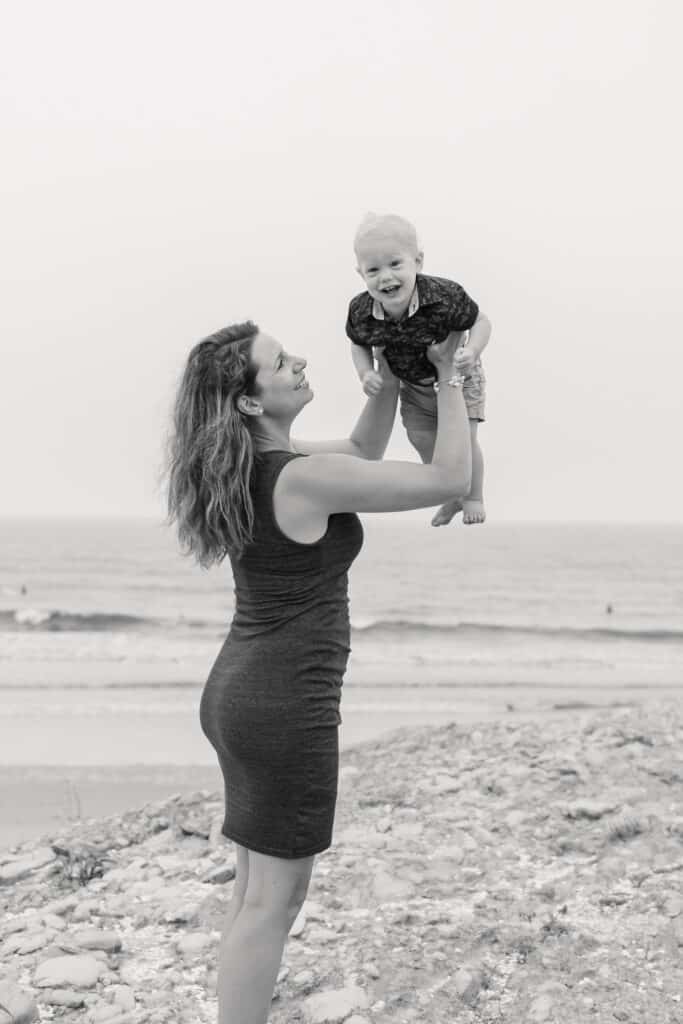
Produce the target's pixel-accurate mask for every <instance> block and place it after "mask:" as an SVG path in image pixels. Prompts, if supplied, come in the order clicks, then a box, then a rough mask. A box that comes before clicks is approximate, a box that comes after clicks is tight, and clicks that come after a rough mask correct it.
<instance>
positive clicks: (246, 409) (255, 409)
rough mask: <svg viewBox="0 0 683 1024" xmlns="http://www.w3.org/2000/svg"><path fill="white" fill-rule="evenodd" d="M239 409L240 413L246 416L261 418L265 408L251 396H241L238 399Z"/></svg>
mask: <svg viewBox="0 0 683 1024" xmlns="http://www.w3.org/2000/svg"><path fill="white" fill-rule="evenodd" d="M237 408H238V409H239V411H240V412H243V413H244V414H245V416H261V415H262V413H263V406H262V405H261V403H260V402H259V401H257V399H256V398H252V397H251V396H250V395H240V396H239V398H238V399H237Z"/></svg>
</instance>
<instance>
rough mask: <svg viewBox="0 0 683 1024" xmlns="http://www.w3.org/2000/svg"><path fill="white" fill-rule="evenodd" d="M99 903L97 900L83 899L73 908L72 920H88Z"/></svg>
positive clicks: (94, 912) (95, 911)
mask: <svg viewBox="0 0 683 1024" xmlns="http://www.w3.org/2000/svg"><path fill="white" fill-rule="evenodd" d="M99 905H100V901H99V900H83V902H82V903H80V904H79V905H78V906H77V907H76V908H75V910H74V912H73V914H72V915H71V920H72V921H74V922H80V921H89V920H90V918H91V917H92V915H93V914H96V913H97V910H98V908H99Z"/></svg>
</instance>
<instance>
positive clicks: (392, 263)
mask: <svg viewBox="0 0 683 1024" xmlns="http://www.w3.org/2000/svg"><path fill="white" fill-rule="evenodd" d="M391 265H392V267H400V266H401V261H400V260H392V261H391Z"/></svg>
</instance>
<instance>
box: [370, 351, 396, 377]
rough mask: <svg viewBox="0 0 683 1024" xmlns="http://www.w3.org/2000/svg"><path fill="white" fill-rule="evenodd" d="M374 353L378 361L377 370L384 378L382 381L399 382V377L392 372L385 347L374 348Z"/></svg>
mask: <svg viewBox="0 0 683 1024" xmlns="http://www.w3.org/2000/svg"><path fill="white" fill-rule="evenodd" d="M372 354H373V356H374V357H375V361H376V362H377V372H378V373H379V375H380V377H381V378H382V382H383V383H384V384H390V383H391V384H395V383H397V382H398V378H397V377H395V376H394V374H393V373H392V372H391V369H390V368H389V364H388V362H387V361H386V359H385V358H384V347H383V346H382V347H381V348H373V350H372Z"/></svg>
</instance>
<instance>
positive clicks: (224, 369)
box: [167, 320, 258, 567]
mask: <svg viewBox="0 0 683 1024" xmlns="http://www.w3.org/2000/svg"><path fill="white" fill-rule="evenodd" d="M257 334H258V327H257V326H256V324H254V323H252V322H251V321H250V320H249V321H247V322H246V323H242V324H233V325H232V326H230V327H224V328H223V329H222V330H220V331H216V333H215V334H211V335H209V337H208V338H204V340H203V341H200V342H199V343H198V344H197V345H195V347H194V348H193V349H192V351H191V352H190V355H189V357H188V360H187V365H186V366H185V371H184V373H183V376H182V380H181V382H180V386H179V388H178V394H177V395H176V400H175V407H174V412H173V426H172V431H171V434H170V437H169V440H168V452H167V471H168V519H169V522H171V523H175V524H176V526H177V530H178V537H179V539H180V544H181V547H183V548H184V549H185V550H186V553H187V554H192V555H194V557H195V558H196V559H197V561H198V562H199V564H200V565H203V566H204V567H209V566H211V565H214V564H217V563H220V562H222V561H223V559H224V558H225V556H226V555H228V554H229V555H232V556H233V557H236V558H239V557H240V555H241V554H242V552H243V551H244V548H245V546H246V545H247V544H248V543H249V541H250V540H251V538H252V533H253V527H254V510H253V504H252V498H251V490H250V483H251V474H252V469H253V465H254V444H253V440H252V436H251V433H250V432H249V429H248V427H247V423H246V421H245V420H246V418H245V416H244V415H243V414H242V413H241V412H240V410H239V407H238V404H237V400H238V398H239V397H240V395H245V394H246V395H248V394H251V393H252V392H255V390H256V385H255V378H256V368H255V367H254V364H253V363H252V361H251V346H252V343H253V340H254V338H255V337H256V335H257Z"/></svg>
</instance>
